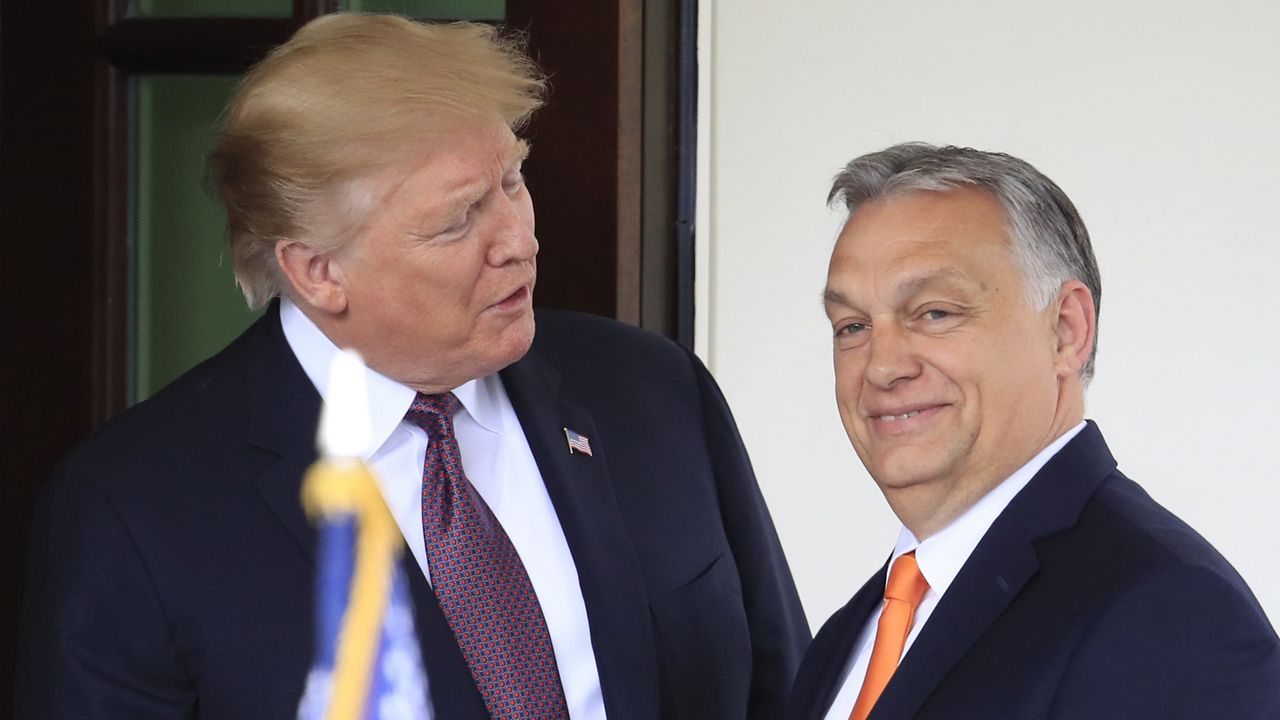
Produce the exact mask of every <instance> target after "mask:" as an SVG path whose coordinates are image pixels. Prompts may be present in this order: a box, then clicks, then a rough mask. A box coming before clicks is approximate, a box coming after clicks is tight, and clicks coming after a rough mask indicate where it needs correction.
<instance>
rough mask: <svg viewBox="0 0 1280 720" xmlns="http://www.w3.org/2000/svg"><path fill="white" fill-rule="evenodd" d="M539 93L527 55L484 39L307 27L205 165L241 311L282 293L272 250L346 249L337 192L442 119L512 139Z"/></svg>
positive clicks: (239, 102)
mask: <svg viewBox="0 0 1280 720" xmlns="http://www.w3.org/2000/svg"><path fill="white" fill-rule="evenodd" d="M544 86H545V81H544V78H543V75H542V74H541V72H540V71H539V70H538V68H537V66H536V65H535V64H534V63H533V61H532V60H530V59H529V57H528V55H527V54H526V53H525V51H524V48H523V44H522V42H521V41H520V40H519V39H518V38H511V37H504V36H502V35H500V34H499V33H498V31H497V30H496V29H495V28H493V27H491V26H488V25H479V24H475V23H449V24H435V25H432V24H425V23H419V22H414V21H411V20H407V19H405V18H401V17H396V16H393V15H361V14H343V13H338V14H333V15H326V16H323V17H320V18H318V19H316V20H313V21H312V22H310V23H307V25H305V26H303V27H302V28H301V29H300V30H298V32H297V33H295V34H294V36H293V37H292V38H290V39H289V41H288V42H286V43H285V44H283V45H281V46H280V47H278V48H276V49H275V50H274V51H273V52H272V53H271V54H270V55H268V56H267V57H266V58H265V59H264V60H262V62H260V63H258V64H257V65H256V66H255V67H254V68H253V69H252V70H250V71H249V73H248V75H246V76H245V78H244V81H243V82H242V83H241V85H240V87H239V88H238V90H237V91H236V93H235V95H234V96H233V97H232V99H231V101H230V103H229V104H228V106H227V110H226V113H225V115H224V120H223V124H222V127H221V128H220V130H219V133H218V141H217V145H216V146H215V147H214V149H213V151H212V152H211V153H210V155H209V167H208V171H209V172H208V178H209V184H210V186H211V189H212V190H213V192H214V193H215V194H216V195H217V196H218V198H219V200H221V202H222V204H223V206H224V207H225V209H226V212H227V234H228V240H229V243H230V248H231V262H232V267H233V268H234V270H235V275H236V282H237V283H238V284H239V285H240V288H241V290H242V291H243V292H244V295H245V299H246V300H247V301H248V303H249V307H250V308H252V309H258V308H261V307H262V306H264V305H266V304H267V302H269V301H270V300H271V298H273V297H275V296H277V295H279V294H280V293H281V291H282V290H283V288H284V281H283V280H282V278H281V275H280V272H279V268H278V267H277V265H276V260H275V245H276V242H277V241H278V240H282V239H288V240H293V241H297V242H300V243H303V244H306V245H308V246H311V247H316V248H319V249H327V248H330V247H334V246H336V245H337V244H339V243H340V242H341V233H340V232H339V231H338V229H337V225H336V224H335V222H334V221H335V219H336V218H335V216H342V215H349V214H350V213H349V212H348V211H350V210H351V207H344V206H351V205H358V204H360V203H359V200H358V199H353V198H351V197H348V196H349V195H350V194H351V193H348V192H346V191H345V190H346V189H349V186H350V184H351V183H353V182H354V181H355V180H357V179H359V178H360V177H361V176H362V175H365V174H368V173H370V172H372V171H373V170H375V169H377V168H378V167H379V166H381V165H383V164H386V163H390V162H392V161H393V160H394V159H396V158H397V157H398V156H402V155H403V154H404V153H405V151H406V148H413V149H417V147H418V146H419V145H420V144H421V143H423V142H425V141H431V140H438V139H439V137H438V136H434V137H433V130H435V131H437V132H438V134H442V133H444V132H447V131H443V130H442V128H441V126H442V123H444V122H445V121H447V120H449V119H451V118H458V117H461V118H464V119H467V118H481V119H490V118H492V119H501V120H502V121H503V122H505V123H506V124H507V125H508V126H509V127H511V128H512V130H513V131H514V130H519V129H520V128H521V127H522V126H523V125H524V123H525V122H527V120H528V118H529V116H530V115H531V114H532V113H533V112H534V111H535V110H536V109H537V108H538V107H539V106H540V105H541V104H542V96H543V91H544ZM365 204H371V203H365ZM335 207H337V208H338V209H337V210H336V211H335V209H334V208H335ZM346 220H347V221H351V220H352V218H350V217H348V218H346Z"/></svg>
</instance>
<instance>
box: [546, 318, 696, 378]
mask: <svg viewBox="0 0 1280 720" xmlns="http://www.w3.org/2000/svg"><path fill="white" fill-rule="evenodd" d="M531 352H533V353H535V354H538V355H541V356H543V357H546V358H548V359H550V360H551V361H552V362H553V363H555V364H556V365H557V366H560V367H575V366H592V367H598V366H600V364H601V363H606V364H608V365H610V366H613V367H626V366H649V367H653V366H655V365H656V366H659V367H668V368H675V367H679V366H684V367H685V368H687V367H688V365H689V363H690V357H691V355H690V353H688V352H687V351H686V350H685V349H684V348H682V347H680V346H679V345H678V344H676V343H675V342H673V341H672V340H670V339H669V338H666V337H663V336H661V335H659V334H657V333H654V332H651V331H649V330H645V329H642V328H638V327H635V326H633V325H628V324H626V323H622V322H619V321H617V320H613V319H611V318H606V317H601V316H599V315H590V314H587V313H581V312H572V311H568V310H544V309H540V310H538V314H537V332H536V333H535V335H534V341H533V349H532V351H531ZM686 372H687V370H686Z"/></svg>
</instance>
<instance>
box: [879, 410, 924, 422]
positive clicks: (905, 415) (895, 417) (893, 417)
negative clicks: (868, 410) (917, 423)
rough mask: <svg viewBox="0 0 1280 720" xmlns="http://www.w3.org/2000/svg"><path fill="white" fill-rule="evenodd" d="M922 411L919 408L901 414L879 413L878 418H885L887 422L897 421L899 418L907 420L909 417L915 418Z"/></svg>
mask: <svg viewBox="0 0 1280 720" xmlns="http://www.w3.org/2000/svg"><path fill="white" fill-rule="evenodd" d="M920 412H921V411H919V410H912V411H911V412H905V413H902V414H901V415H877V416H876V419H877V420H883V421H885V422H896V421H898V420H906V419H907V418H913V417H915V416H917V415H919V414H920Z"/></svg>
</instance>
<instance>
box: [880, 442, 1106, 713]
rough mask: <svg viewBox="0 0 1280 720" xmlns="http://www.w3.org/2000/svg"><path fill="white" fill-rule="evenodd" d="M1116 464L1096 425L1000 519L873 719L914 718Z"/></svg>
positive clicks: (949, 592) (931, 620) (1047, 468)
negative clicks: (1050, 538)
mask: <svg viewBox="0 0 1280 720" xmlns="http://www.w3.org/2000/svg"><path fill="white" fill-rule="evenodd" d="M1115 467H1116V463H1115V459H1114V458H1112V457H1111V453H1110V451H1109V450H1108V449H1107V446H1106V443H1105V442H1103V440H1102V435H1101V433H1100V432H1099V431H1098V428H1097V425H1095V424H1094V423H1093V422H1092V421H1090V422H1089V423H1088V425H1087V426H1086V427H1085V428H1084V429H1083V430H1081V431H1080V433H1079V434H1078V435H1077V436H1076V437H1074V438H1072V440H1071V441H1070V442H1069V443H1067V445H1066V446H1065V447H1063V448H1062V450H1060V451H1059V452H1058V454H1056V455H1055V456H1054V457H1053V458H1051V459H1050V460H1049V462H1048V463H1046V464H1045V466H1044V467H1043V468H1041V470H1040V472H1038V473H1036V475H1035V477H1034V478H1032V480H1031V482H1030V483H1028V484H1027V487H1025V488H1023V490H1022V492H1020V493H1018V495H1017V496H1016V497H1014V499H1013V500H1012V501H1011V502H1010V503H1009V506H1008V507H1006V508H1005V510H1004V512H1002V513H1001V514H1000V516H999V517H997V518H996V521H995V522H994V523H993V524H992V525H991V528H990V529H989V530H988V531H987V533H986V535H984V536H983V538H982V540H981V541H980V542H979V543H978V546H977V547H976V548H974V551H973V553H972V554H971V555H970V556H969V559H968V560H967V561H966V562H965V564H964V567H962V568H961V570H960V573H959V574H958V575H957V576H956V579H955V580H954V581H953V582H952V584H951V587H950V588H948V590H947V594H946V595H945V596H943V598H942V601H941V602H939V603H938V606H937V608H935V609H934V611H933V614H932V615H931V616H930V617H929V622H928V624H927V625H925V627H924V629H923V630H922V631H921V632H920V635H919V636H918V637H917V638H916V641H915V642H914V643H913V644H912V646H911V649H910V651H909V652H908V653H907V656H906V657H905V658H903V660H902V664H901V665H899V666H898V669H897V671H896V672H895V673H894V675H893V678H892V679H891V680H890V681H889V685H888V686H887V687H886V688H885V691H884V694H883V695H881V696H880V700H879V701H878V702H877V703H876V706H875V708H874V709H873V710H872V712H871V715H870V717H869V718H868V720H895V719H906V718H910V717H913V716H914V715H915V713H916V712H917V711H918V710H919V709H920V707H921V706H922V705H923V704H924V703H925V701H926V700H927V699H928V697H929V695H930V694H931V693H932V692H933V690H934V689H935V688H937V687H938V685H939V684H940V683H942V682H943V680H944V678H945V677H946V675H947V673H949V672H950V671H951V669H952V668H953V667H955V665H956V663H958V662H960V660H961V659H962V658H963V657H964V655H965V653H967V652H968V651H969V649H970V648H972V647H973V646H974V644H975V643H977V642H978V641H979V639H980V638H981V637H982V635H983V634H984V633H985V632H986V631H987V630H988V629H989V628H990V627H991V625H992V623H994V622H995V621H996V619H997V618H998V617H1000V615H1001V613H1003V612H1004V611H1005V610H1006V609H1007V608H1008V607H1009V604H1010V603H1012V602H1013V601H1014V600H1015V599H1016V598H1017V597H1018V594H1019V593H1020V592H1021V591H1022V589H1023V587H1024V586H1026V584H1027V583H1028V582H1029V581H1030V580H1031V579H1032V578H1033V577H1034V576H1035V574H1036V572H1037V570H1038V569H1039V567H1040V563H1039V561H1038V560H1037V558H1036V552H1035V546H1034V543H1035V541H1036V540H1039V539H1040V538H1042V537H1045V536H1046V535H1050V534H1053V533H1056V532H1060V531H1062V530H1065V529H1067V528H1069V527H1072V526H1074V525H1075V524H1076V522H1077V520H1078V519H1079V517H1080V513H1081V511H1082V510H1083V509H1084V505H1085V503H1086V502H1088V500H1089V498H1090V497H1091V496H1092V495H1093V493H1094V491H1095V490H1096V489H1097V487H1098V484H1099V483H1101V482H1102V480H1103V478H1105V477H1106V475H1107V473H1109V472H1111V471H1112V470H1114V469H1115Z"/></svg>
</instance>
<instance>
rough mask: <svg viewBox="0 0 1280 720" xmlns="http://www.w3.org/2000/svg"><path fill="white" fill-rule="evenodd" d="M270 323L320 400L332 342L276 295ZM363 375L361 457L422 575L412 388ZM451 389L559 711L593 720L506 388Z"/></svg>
mask: <svg viewBox="0 0 1280 720" xmlns="http://www.w3.org/2000/svg"><path fill="white" fill-rule="evenodd" d="M280 324H281V325H282V326H283V328H284V335H285V339H286V340H287V341H288V343H289V347H290V348H291V349H292V350H293V354H294V355H296V356H297V358H298V362H299V363H301V365H302V369H303V370H304V371H306V373H307V377H309V378H310V379H311V382H312V384H314V385H315V386H316V389H317V390H318V391H319V392H320V396H321V397H322V398H323V397H325V394H326V392H327V391H328V382H329V365H330V363H331V362H332V361H333V358H334V356H335V355H336V354H337V353H338V348H337V347H336V346H335V345H334V344H333V343H332V342H331V341H330V340H329V338H328V337H326V336H325V335H324V333H323V332H321V331H320V329H319V328H318V327H316V325H315V323H313V322H311V320H310V318H308V317H307V316H306V315H305V314H303V312H302V311H301V310H299V309H298V307H297V306H296V305H294V304H293V303H292V302H290V301H289V300H288V299H287V298H282V299H281V301H280ZM365 380H366V382H367V385H368V391H369V416H370V428H371V430H372V439H373V440H372V442H371V446H370V448H369V449H368V450H367V451H366V453H365V454H364V460H365V462H366V463H367V464H368V466H369V468H370V469H371V470H372V471H373V473H374V476H375V477H377V479H378V484H379V486H380V487H381V488H382V497H383V498H384V499H385V500H386V503H387V507H389V508H390V509H391V514H392V515H393V516H394V517H395V519H396V523H397V524H398V525H399V526H400V532H401V533H403V534H404V538H405V541H406V542H407V543H408V545H409V550H410V552H412V553H413V557H414V559H415V560H417V561H418V567H420V568H421V569H422V572H423V575H424V576H425V577H426V578H427V582H430V581H431V572H430V568H429V565H428V561H427V550H426V541H425V539H424V538H423V528H422V468H423V463H424V461H425V458H426V452H427V433H426V431H424V430H423V429H422V428H420V427H418V426H417V425H415V424H413V423H410V422H407V421H405V420H404V416H405V413H406V412H408V410H409V406H410V405H411V404H412V402H413V398H414V395H415V394H416V393H415V391H414V390H413V389H412V388H410V387H407V386H405V385H401V384H400V383H398V382H396V381H394V380H392V379H390V378H388V377H386V376H384V375H380V374H378V373H377V372H375V371H373V370H367V371H366V377H365ZM453 394H454V395H456V396H457V398H458V400H459V401H461V403H462V409H460V410H459V411H458V414H457V415H456V416H454V419H453V422H454V434H455V435H456V436H457V439H458V448H459V451H460V452H461V454H462V468H463V471H464V472H465V473H466V474H467V479H468V480H469V481H471V484H472V485H473V486H474V487H475V489H476V491H477V492H478V493H479V494H480V497H482V498H483V499H484V501H485V504H487V505H488V506H489V509H490V510H492V511H493V514H494V516H496V517H497V518H498V522H500V523H502V527H503V529H504V530H506V532H507V536H508V537H510V538H511V543H512V544H513V545H514V546H515V548H516V551H517V552H518V553H519V554H520V559H521V561H523V563H524V567H525V570H526V572H528V574H529V581H530V582H531V583H532V584H533V589H534V592H535V593H537V595H538V603H539V605H541V606H542V615H543V617H544V618H546V621H547V630H548V631H549V633H550V635H551V645H552V647H553V648H554V649H555V655H556V666H557V668H558V669H559V671H560V682H561V685H562V686H563V687H564V696H565V701H566V702H567V704H568V707H569V716H570V717H572V718H574V720H588V719H591V720H594V719H595V718H603V717H604V716H605V713H604V701H603V698H602V697H601V694H600V674H599V671H598V670H597V669H596V659H595V653H594V651H593V650H592V649H591V629H590V627H589V625H588V623H587V607H586V603H585V601H584V600H583V598H582V590H581V588H580V586H579V585H578V569H577V566H576V565H574V562H573V556H572V554H570V552H569V544H568V542H567V541H566V540H565V537H564V530H563V529H562V528H561V527H560V519H559V518H558V517H557V515H556V511H555V508H554V507H553V506H552V504H551V497H550V496H549V495H548V494H547V488H546V485H545V484H544V483H543V480H542V474H541V472H539V470H538V465H537V463H536V462H535V461H534V459H533V453H532V451H530V449H529V443H528V441H527V440H526V439H525V435H524V429H523V428H522V427H521V426H520V420H519V418H517V417H516V413H515V410H514V409H513V408H512V407H511V400H510V399H509V398H508V397H507V391H506V389H505V388H504V387H503V386H502V381H501V379H499V377H498V376H497V375H490V376H488V377H483V378H479V379H477V380H472V381H470V382H468V383H466V384H464V385H462V386H461V387H458V388H455V389H454V391H453ZM428 682H430V678H428Z"/></svg>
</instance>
